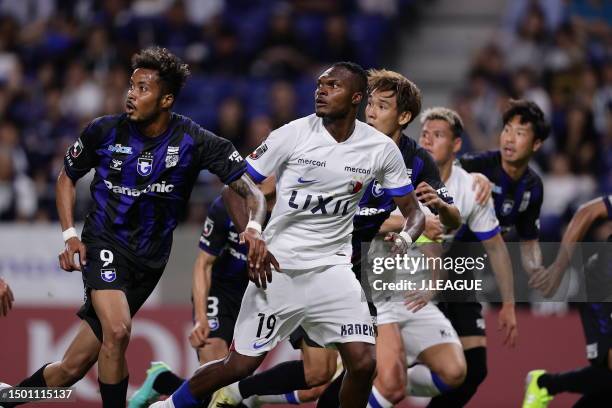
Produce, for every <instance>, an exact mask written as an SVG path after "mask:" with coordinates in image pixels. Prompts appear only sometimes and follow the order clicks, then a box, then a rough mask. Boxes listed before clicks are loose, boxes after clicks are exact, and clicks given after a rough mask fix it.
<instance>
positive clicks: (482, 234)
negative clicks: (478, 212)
mask: <svg viewBox="0 0 612 408" xmlns="http://www.w3.org/2000/svg"><path fill="white" fill-rule="evenodd" d="M472 232H474V235H476V238H478V240H479V241H486V240H487V239H489V238H493V237H494V236H495V235H497V234H498V233H499V232H501V228H500V227H499V225H498V226H496V227H495V228H493V229H492V230H491V231H484V232H476V231H472Z"/></svg>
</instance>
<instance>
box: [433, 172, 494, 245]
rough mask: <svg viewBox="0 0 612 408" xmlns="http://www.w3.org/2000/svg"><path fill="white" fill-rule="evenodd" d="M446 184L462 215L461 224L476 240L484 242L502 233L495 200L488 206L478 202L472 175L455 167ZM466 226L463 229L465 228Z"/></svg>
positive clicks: (488, 203) (490, 200) (490, 201)
mask: <svg viewBox="0 0 612 408" xmlns="http://www.w3.org/2000/svg"><path fill="white" fill-rule="evenodd" d="M444 184H446V188H447V189H448V192H449V193H450V195H452V196H453V201H454V202H455V205H456V206H457V208H458V209H459V212H460V213H461V223H462V224H463V225H464V226H467V227H468V228H469V229H470V230H471V231H472V232H473V233H474V235H475V236H476V238H478V239H479V240H480V241H484V240H486V239H489V238H491V237H493V236H494V235H495V234H497V233H498V232H500V228H499V221H498V220H497V217H496V216H495V207H494V206H493V200H492V199H489V202H487V204H486V205H479V204H478V203H477V202H476V193H475V192H474V190H473V189H472V185H473V184H474V177H473V176H472V175H471V174H470V173H468V172H467V171H465V170H464V169H462V168H461V167H459V166H455V165H453V167H452V169H451V174H450V177H449V178H448V180H447V181H445V182H444ZM464 226H462V228H465V227H464Z"/></svg>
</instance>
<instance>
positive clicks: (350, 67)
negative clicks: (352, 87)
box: [332, 61, 368, 99]
mask: <svg viewBox="0 0 612 408" xmlns="http://www.w3.org/2000/svg"><path fill="white" fill-rule="evenodd" d="M332 68H344V69H346V70H347V71H349V72H350V73H352V74H353V75H355V76H356V77H357V84H356V85H357V91H358V92H361V93H362V94H363V97H364V99H365V98H366V95H367V92H368V73H367V72H366V71H365V69H363V68H362V67H361V65H359V64H357V63H355V62H350V61H341V62H336V63H335V64H334V65H332Z"/></svg>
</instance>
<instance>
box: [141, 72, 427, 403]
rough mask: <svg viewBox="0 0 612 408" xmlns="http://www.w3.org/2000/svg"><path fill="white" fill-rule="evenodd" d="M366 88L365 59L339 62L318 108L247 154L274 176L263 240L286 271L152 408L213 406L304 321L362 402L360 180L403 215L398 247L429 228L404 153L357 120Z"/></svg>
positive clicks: (370, 360)
mask: <svg viewBox="0 0 612 408" xmlns="http://www.w3.org/2000/svg"><path fill="white" fill-rule="evenodd" d="M366 87H367V75H366V73H365V71H364V70H363V69H362V68H361V67H360V66H359V65H357V64H354V63H347V62H342V63H336V64H334V65H333V66H332V67H331V68H329V69H328V70H327V71H325V72H324V73H323V74H322V75H321V76H320V77H319V79H318V83H317V90H316V93H315V106H316V114H315V115H310V116H307V117H305V118H301V119H298V120H295V121H293V122H291V123H289V124H287V125H285V126H283V127H281V128H279V129H277V130H275V131H273V132H272V133H270V135H269V137H268V139H267V140H266V141H265V142H264V143H263V144H262V145H261V146H260V147H259V148H258V149H257V150H256V151H255V152H254V153H253V154H251V156H250V157H249V158H248V159H247V162H248V165H247V167H248V173H249V174H250V175H251V177H252V178H253V179H255V180H256V181H262V180H263V179H264V178H265V177H267V176H269V175H271V174H275V176H276V180H277V186H276V191H277V199H276V205H275V206H274V209H273V210H272V215H271V217H270V221H269V223H268V225H267V227H266V230H265V231H264V239H265V240H266V243H267V245H268V248H269V250H270V252H271V253H273V254H274V255H275V257H276V259H277V260H278V263H279V265H280V267H281V268H280V269H281V270H282V271H280V272H279V271H277V270H272V271H271V272H270V273H269V274H268V276H260V277H259V279H257V277H255V279H254V282H251V283H250V284H249V287H248V288H247V290H246V293H245V295H244V298H243V301H242V305H241V309H240V314H239V316H238V321H237V323H236V330H235V332H234V341H233V344H232V347H231V350H230V354H229V355H228V357H226V358H225V359H224V360H220V361H216V362H212V363H209V364H207V365H205V366H203V367H201V368H200V369H199V370H198V371H197V372H196V373H195V374H194V376H193V377H192V378H191V379H190V380H189V381H186V382H185V383H184V384H183V385H182V386H181V388H179V390H177V391H176V392H175V393H174V394H173V395H172V397H171V398H169V399H168V400H166V401H163V402H158V403H156V404H153V406H154V407H177V408H183V407H197V406H200V405H201V404H203V403H207V401H209V400H210V395H211V394H212V393H213V392H214V391H215V390H217V389H219V388H221V387H223V386H225V385H227V384H230V383H232V382H234V381H236V380H238V379H240V378H243V377H245V376H247V375H249V374H251V373H252V372H253V371H254V370H255V369H256V368H257V367H258V366H259V364H261V362H262V361H263V359H264V357H265V355H266V352H267V351H269V350H271V349H272V348H273V347H274V346H275V345H276V344H278V343H279V342H280V341H281V340H283V339H285V338H286V337H288V336H289V334H290V333H291V332H292V331H293V330H294V329H295V328H296V327H298V326H299V325H301V326H302V327H303V328H304V329H305V330H306V332H307V333H308V335H309V337H310V338H312V339H313V340H314V341H315V342H317V343H318V344H322V345H325V346H334V347H336V348H337V349H338V351H339V352H340V355H341V357H342V360H343V363H344V366H345V368H346V369H347V375H346V376H345V379H344V382H343V384H342V388H341V390H340V402H341V405H342V406H344V407H351V408H352V407H356V408H358V407H365V406H366V404H367V400H368V395H369V392H370V387H371V385H372V378H373V376H374V372H375V367H376V361H375V357H374V327H373V325H372V319H371V316H370V312H369V309H368V307H367V303H366V301H365V296H364V294H363V291H362V288H361V285H360V284H359V282H358V281H357V280H356V279H355V275H354V274H353V272H352V270H351V251H352V246H351V230H352V219H353V215H354V213H355V211H356V210H357V206H358V202H359V199H360V198H361V196H362V195H363V192H364V186H366V185H368V184H369V183H370V182H371V181H372V180H374V179H375V178H376V179H377V180H378V181H379V182H380V183H381V185H382V187H383V188H385V189H386V190H387V191H388V192H389V193H391V194H392V195H393V196H394V197H395V198H394V199H395V202H396V204H397V205H398V207H399V208H400V209H401V211H402V214H403V215H404V216H405V217H406V218H407V222H406V226H405V228H404V230H403V231H402V232H400V233H399V234H394V236H392V239H393V240H394V242H395V245H396V246H397V247H398V249H399V250H405V249H406V248H407V247H408V245H409V244H410V243H411V242H412V240H413V239H416V238H417V237H418V236H419V235H420V234H421V233H422V231H423V227H424V216H423V214H422V212H421V211H420V210H419V208H418V203H417V201H416V197H415V194H414V192H413V190H414V189H413V187H412V185H411V182H410V178H409V177H408V174H407V171H406V168H405V166H404V163H403V160H402V157H401V154H400V152H399V149H398V148H397V146H396V145H395V143H393V141H392V140H391V139H389V138H388V137H387V136H385V135H384V134H382V133H380V132H379V131H377V130H376V129H374V128H372V127H370V126H368V125H367V124H365V123H363V122H360V121H357V120H356V117H357V110H358V107H359V104H360V103H361V101H362V99H363V98H364V97H365V95H366ZM266 281H267V282H269V283H268V284H267V283H266ZM260 286H262V287H260ZM266 286H267V287H266Z"/></svg>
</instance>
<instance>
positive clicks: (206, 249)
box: [198, 241, 223, 256]
mask: <svg viewBox="0 0 612 408" xmlns="http://www.w3.org/2000/svg"><path fill="white" fill-rule="evenodd" d="M198 246H199V247H200V249H201V250H202V251H204V252H208V253H209V254H211V255H214V256H219V255H221V252H222V251H223V250H221V251H215V250H214V249H212V248H211V247H209V246H208V245H206V244H205V243H203V242H202V241H200V245H198Z"/></svg>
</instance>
